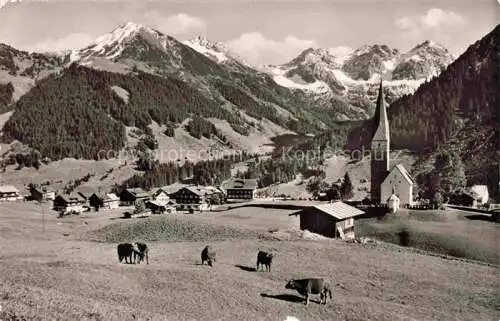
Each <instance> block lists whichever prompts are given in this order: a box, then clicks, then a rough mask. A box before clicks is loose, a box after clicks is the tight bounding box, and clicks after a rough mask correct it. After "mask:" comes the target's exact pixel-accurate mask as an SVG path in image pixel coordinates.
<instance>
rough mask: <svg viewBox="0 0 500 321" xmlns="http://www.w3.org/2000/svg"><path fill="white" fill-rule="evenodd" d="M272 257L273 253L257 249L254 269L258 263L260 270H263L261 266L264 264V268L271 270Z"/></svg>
mask: <svg viewBox="0 0 500 321" xmlns="http://www.w3.org/2000/svg"><path fill="white" fill-rule="evenodd" d="M273 257H274V254H273V253H271V252H264V251H261V250H259V253H257V268H256V269H255V270H256V271H258V270H259V265H260V266H261V270H263V266H264V265H265V266H266V270H267V271H268V272H271V263H273Z"/></svg>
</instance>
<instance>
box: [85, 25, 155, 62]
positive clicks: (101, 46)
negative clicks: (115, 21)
mask: <svg viewBox="0 0 500 321" xmlns="http://www.w3.org/2000/svg"><path fill="white" fill-rule="evenodd" d="M143 29H144V30H147V31H149V32H154V31H153V30H152V29H150V28H147V27H144V26H143V25H140V24H137V23H134V22H127V23H126V24H124V25H121V26H120V27H118V28H116V29H114V30H113V31H111V32H110V33H108V34H105V35H103V36H101V37H99V38H97V39H96V40H95V42H94V43H93V44H91V45H90V46H89V47H88V48H92V50H93V51H95V52H96V53H104V52H105V50H106V48H108V47H110V46H113V45H115V44H121V43H123V42H124V41H125V40H127V39H130V38H131V37H133V36H135V35H137V34H138V33H139V32H140V31H141V30H143ZM148 29H149V30H148ZM119 54H120V52H115V53H113V54H111V56H109V57H108V58H113V57H114V56H117V55H119Z"/></svg>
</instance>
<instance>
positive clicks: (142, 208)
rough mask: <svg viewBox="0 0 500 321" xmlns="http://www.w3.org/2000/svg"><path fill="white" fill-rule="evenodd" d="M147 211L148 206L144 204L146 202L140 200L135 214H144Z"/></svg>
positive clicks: (137, 202) (136, 205)
mask: <svg viewBox="0 0 500 321" xmlns="http://www.w3.org/2000/svg"><path fill="white" fill-rule="evenodd" d="M145 210H146V204H144V201H142V200H138V201H136V202H135V209H134V213H135V214H137V213H142V212H144V211H145Z"/></svg>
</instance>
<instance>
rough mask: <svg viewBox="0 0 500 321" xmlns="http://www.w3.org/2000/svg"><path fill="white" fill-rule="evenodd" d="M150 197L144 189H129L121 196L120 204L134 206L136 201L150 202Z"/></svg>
mask: <svg viewBox="0 0 500 321" xmlns="http://www.w3.org/2000/svg"><path fill="white" fill-rule="evenodd" d="M149 198H150V195H149V194H148V193H147V192H146V191H144V190H143V189H142V188H127V189H125V190H123V192H122V193H121V194H120V202H121V204H122V205H134V204H135V202H136V201H139V200H142V201H144V202H145V201H147V200H149Z"/></svg>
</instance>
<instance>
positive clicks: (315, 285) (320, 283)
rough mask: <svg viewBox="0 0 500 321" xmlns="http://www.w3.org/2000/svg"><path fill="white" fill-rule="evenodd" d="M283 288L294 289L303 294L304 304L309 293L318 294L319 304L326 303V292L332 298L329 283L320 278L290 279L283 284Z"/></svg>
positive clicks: (307, 299)
mask: <svg viewBox="0 0 500 321" xmlns="http://www.w3.org/2000/svg"><path fill="white" fill-rule="evenodd" d="M285 288H286V289H292V290H296V291H297V292H299V294H301V295H303V296H305V297H306V305H307V304H308V303H309V295H311V294H319V295H320V298H321V300H320V304H321V303H323V304H326V299H327V298H326V295H327V294H329V295H330V299H333V297H332V289H331V287H330V284H329V283H328V282H326V281H325V280H324V279H321V278H310V279H300V280H290V281H288V283H287V284H286V285H285Z"/></svg>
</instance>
